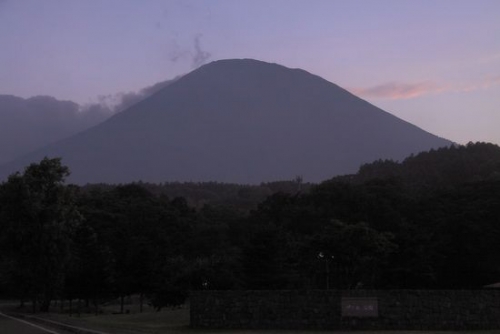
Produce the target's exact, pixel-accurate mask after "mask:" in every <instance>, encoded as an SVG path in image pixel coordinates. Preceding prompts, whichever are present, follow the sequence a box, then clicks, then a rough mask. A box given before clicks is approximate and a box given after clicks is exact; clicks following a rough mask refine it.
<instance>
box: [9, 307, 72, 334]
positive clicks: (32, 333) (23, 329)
mask: <svg viewBox="0 0 500 334" xmlns="http://www.w3.org/2000/svg"><path fill="white" fill-rule="evenodd" d="M0 333H2V334H62V332H58V331H54V330H50V329H45V328H42V327H40V326H38V325H35V324H30V323H28V322H26V321H24V320H20V319H14V318H11V317H9V316H8V315H5V314H3V313H1V312H0Z"/></svg>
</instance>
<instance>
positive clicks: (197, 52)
mask: <svg viewBox="0 0 500 334" xmlns="http://www.w3.org/2000/svg"><path fill="white" fill-rule="evenodd" d="M202 37H203V35H202V34H197V35H196V36H194V39H193V48H194V50H192V51H191V50H189V49H182V48H181V47H179V45H178V44H177V42H176V40H174V41H172V46H171V50H170V52H169V54H168V59H169V60H170V61H171V62H173V63H176V62H178V61H183V60H187V61H190V62H191V68H192V69H196V68H198V67H200V66H201V65H203V64H205V63H206V62H207V60H208V59H210V57H211V56H212V54H211V53H210V52H208V51H206V50H203V48H202V46H201V38H202Z"/></svg>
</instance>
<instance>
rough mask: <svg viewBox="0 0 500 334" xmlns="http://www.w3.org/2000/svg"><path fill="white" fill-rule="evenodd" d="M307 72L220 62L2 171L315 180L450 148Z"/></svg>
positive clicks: (148, 178)
mask: <svg viewBox="0 0 500 334" xmlns="http://www.w3.org/2000/svg"><path fill="white" fill-rule="evenodd" d="M450 144H451V142H450V141H448V140H445V139H442V138H439V137H437V136H435V135H432V134H430V133H428V132H426V131H424V130H422V129H420V128H418V127H416V126H414V125H412V124H410V123H408V122H405V121H403V120H401V119H399V118H397V117H395V116H393V115H391V114H389V113H387V112H385V111H383V110H381V109H379V108H377V107H375V106H373V105H371V104H370V103H368V102H366V101H364V100H362V99H360V98H358V97H356V96H355V95H353V94H351V93H349V92H348V91H346V90H344V89H342V88H340V87H339V86H337V85H335V84H333V83H331V82H328V81H326V80H324V79H322V78H320V77H318V76H315V75H312V74H310V73H308V72H306V71H304V70H300V69H290V68H286V67H284V66H281V65H277V64H270V63H265V62H261V61H256V60H250V59H241V60H220V61H215V62H212V63H210V64H207V65H204V66H202V67H200V68H198V69H197V70H194V71H193V72H191V73H189V74H187V75H185V76H183V77H182V78H180V79H178V80H177V81H175V82H174V83H172V84H170V85H168V86H167V87H165V88H163V89H162V90H160V91H158V92H157V93H155V94H153V95H152V96H150V97H148V98H147V99H145V100H143V101H141V102H139V103H137V104H135V105H133V106H132V107H130V108H129V109H127V110H125V111H123V112H121V113H119V114H116V115H115V116H113V117H111V118H109V119H108V120H106V121H104V122H103V123H101V124H99V125H97V126H94V127H92V128H89V129H87V130H86V131H83V132H81V133H79V134H77V135H74V136H72V137H69V138H67V139H65V140H62V141H59V142H56V143H54V144H52V145H50V146H47V147H44V148H43V149H40V150H37V151H36V152H33V153H31V154H29V155H26V156H24V157H22V158H20V159H17V160H15V161H13V162H11V163H9V164H7V165H4V166H2V167H1V168H0V176H1V177H2V178H5V177H6V176H7V175H8V174H10V173H12V172H14V171H16V170H21V169H22V168H23V167H24V166H26V165H28V164H29V163H31V162H38V161H39V160H40V159H42V158H43V157H44V156H48V157H62V162H63V164H65V165H67V166H69V168H70V170H71V171H72V174H71V176H70V178H69V181H71V182H75V183H80V184H83V183H96V182H106V183H125V182H132V181H140V180H142V181H145V182H165V181H196V182H197V181H218V182H234V183H259V182H263V181H275V180H285V179H293V178H295V177H296V176H298V175H301V176H303V178H304V180H305V181H311V182H317V181H322V180H325V179H328V178H331V177H333V176H335V175H339V174H347V173H353V172H356V171H357V169H358V168H359V166H360V165H361V164H363V163H367V162H371V161H373V160H376V159H394V160H400V159H403V158H404V157H406V156H408V155H410V154H411V153H418V152H420V151H424V150H428V149H431V148H437V147H441V146H447V145H450Z"/></svg>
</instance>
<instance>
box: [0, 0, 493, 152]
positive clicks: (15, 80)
mask: <svg viewBox="0 0 500 334" xmlns="http://www.w3.org/2000/svg"><path fill="white" fill-rule="evenodd" d="M228 58H254V59H259V60H263V61H267V62H273V63H279V64H282V65H284V66H287V67H291V68H302V69H304V70H306V71H308V72H311V73H313V74H316V75H319V76H321V77H323V78H325V79H326V80H328V81H331V82H333V83H335V84H337V85H339V86H341V87H343V88H345V89H347V90H349V91H350V92H352V93H354V94H356V95H358V96H359V97H361V98H363V99H365V100H367V101H369V102H370V103H372V104H374V105H376V106H378V107H380V108H382V109H384V110H386V111H388V112H390V113H392V114H394V115H395V116H397V117H400V118H402V119H404V120H406V121H409V122H411V123H413V124H415V125H417V126H419V127H421V128H422V129H424V130H426V131H429V132H431V133H433V134H436V135H438V136H441V137H444V138H447V139H450V140H452V141H455V142H457V143H461V144H465V143H467V142H469V141H473V142H476V141H487V142H493V143H496V144H500V130H499V128H500V1H499V0H467V1H465V0H418V1H410V0H349V1H348V0H342V1H340V0H324V1H323V0H210V1H203V0H192V1H189V0H171V1H170V0H43V1H40V0H0V94H11V95H16V96H20V97H24V98H27V97H31V96H35V95H50V96H54V97H56V98H57V99H60V100H72V101H75V102H77V103H80V104H88V103H94V102H96V101H104V102H106V101H112V100H113V98H115V97H116V96H120V94H125V93H129V92H137V91H140V90H141V89H143V88H144V87H148V86H151V85H153V84H155V83H157V82H160V81H164V80H166V79H172V78H175V77H176V76H178V75H182V74H185V73H188V72H189V71H191V70H193V69H195V68H197V67H199V66H201V65H203V64H205V63H208V62H210V61H214V60H218V59H228ZM109 103H112V102H109Z"/></svg>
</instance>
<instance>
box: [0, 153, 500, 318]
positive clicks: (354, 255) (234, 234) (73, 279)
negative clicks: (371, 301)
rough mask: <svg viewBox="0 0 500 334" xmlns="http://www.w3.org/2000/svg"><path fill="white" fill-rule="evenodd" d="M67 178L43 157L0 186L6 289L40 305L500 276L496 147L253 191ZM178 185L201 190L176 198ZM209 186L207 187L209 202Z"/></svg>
mask: <svg viewBox="0 0 500 334" xmlns="http://www.w3.org/2000/svg"><path fill="white" fill-rule="evenodd" d="M68 175H69V170H68V168H67V167H65V166H63V165H62V164H61V160H60V159H58V158H55V159H49V158H45V159H43V160H42V161H41V162H39V163H36V164H31V165H30V166H28V167H26V169H25V170H24V171H23V172H22V173H21V172H19V173H15V174H13V175H11V176H10V177H9V179H8V180H7V181H5V182H3V183H2V184H0V228H1V231H2V233H1V234H0V294H1V295H2V296H4V297H10V298H19V300H21V301H32V305H33V307H34V310H42V311H46V310H48V308H49V306H50V302H51V301H52V300H55V299H60V300H68V301H71V300H84V301H85V302H86V304H87V305H89V307H94V308H95V309H96V310H97V309H98V307H99V305H100V304H101V303H102V302H104V301H107V300H110V299H115V298H121V300H122V301H123V298H125V297H126V296H130V295H139V296H140V297H141V301H143V300H144V301H148V302H150V303H152V304H153V305H155V306H157V307H158V308H160V307H162V306H165V305H174V304H179V303H182V302H183V300H184V299H185V298H186V297H187V294H188V291H189V290H196V289H216V290H223V289H355V288H377V289H389V288H390V289H396V288H407V289H408V288H410V289H413V288H419V289H421V288H425V289H434V288H447V289H469V288H481V287H482V286H484V285H486V284H491V283H494V282H498V281H500V243H499V242H498V240H500V221H499V217H500V206H499V205H498V203H500V148H499V147H498V146H496V145H493V144H487V143H475V144H472V143H470V144H468V145H465V146H450V147H447V148H442V149H438V150H432V151H429V152H424V153H421V154H418V155H415V156H411V157H408V158H407V159H405V160H404V161H402V162H394V161H376V162H374V163H371V164H366V165H364V166H361V168H360V170H359V172H358V173H357V174H354V175H346V176H341V177H336V178H333V179H331V180H328V181H325V182H323V183H321V184H318V185H307V186H303V185H301V179H300V178H297V180H294V181H291V182H281V183H274V185H273V184H262V185H260V186H253V187H244V186H240V185H220V184H216V183H209V184H205V185H203V184H197V185H193V184H163V185H151V184H144V183H133V184H124V185H87V186H84V187H78V186H75V185H70V184H66V183H65V182H64V179H65V177H67V176H68ZM183 185H184V186H185V187H184V188H183ZM273 186H274V187H275V188H274V190H273V189H272V188H273ZM173 188H179V189H181V190H179V189H178V190H177V191H182V192H184V193H185V194H187V195H191V196H193V193H194V194H196V196H197V197H196V198H195V200H194V201H193V198H188V199H186V198H184V197H174V196H172V193H168V191H170V192H172V189H173ZM264 188H266V189H267V190H265V191H262V190H263V189H264ZM165 189H168V191H166V190H165ZM193 189H194V190H193ZM203 189H205V190H206V189H211V191H208V192H206V191H205V193H206V194H208V195H207V196H206V199H204V198H203V195H202V194H203V191H202V190H203ZM214 189H215V190H214ZM221 193H224V194H225V195H223V196H222V195H220V194H221ZM214 194H219V195H218V197H217V196H215V198H216V200H214ZM228 194H233V195H232V196H233V199H232V200H231V195H228ZM263 194H265V196H263ZM221 198H222V199H223V200H221ZM242 198H243V199H245V200H243V201H242V200H241V199H242ZM122 307H123V303H122ZM122 311H123V310H122Z"/></svg>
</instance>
